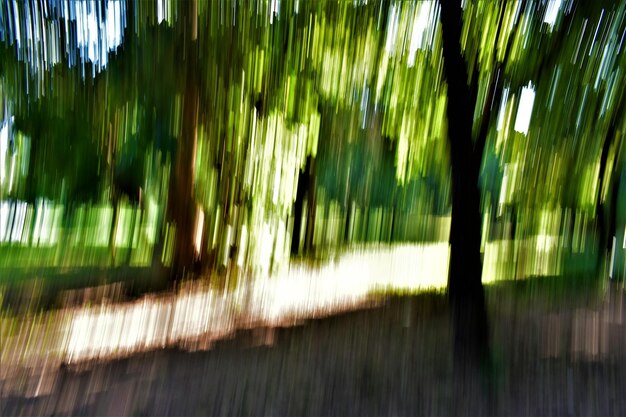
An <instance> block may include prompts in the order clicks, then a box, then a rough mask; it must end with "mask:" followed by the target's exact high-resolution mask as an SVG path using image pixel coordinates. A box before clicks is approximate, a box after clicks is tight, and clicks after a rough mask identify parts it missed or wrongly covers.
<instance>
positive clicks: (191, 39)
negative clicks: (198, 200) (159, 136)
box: [168, 1, 199, 278]
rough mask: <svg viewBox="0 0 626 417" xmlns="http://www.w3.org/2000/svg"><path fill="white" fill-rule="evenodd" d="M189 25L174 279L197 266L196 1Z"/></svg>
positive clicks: (173, 202)
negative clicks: (194, 241) (194, 188)
mask: <svg viewBox="0 0 626 417" xmlns="http://www.w3.org/2000/svg"><path fill="white" fill-rule="evenodd" d="M183 7H184V12H185V14H186V17H187V22H188V25H187V27H186V28H185V30H186V33H184V48H185V49H184V56H183V63H182V64H183V65H184V69H185V86H184V100H183V117H182V121H183V123H182V127H181V132H180V136H179V138H178V144H177V146H176V162H175V165H174V169H173V170H172V176H171V183H170V195H169V199H168V206H169V212H170V220H171V221H172V222H173V223H174V225H175V226H176V235H175V239H174V252H173V259H172V270H171V272H172V277H173V278H179V277H180V276H181V275H183V274H184V273H185V272H187V271H189V270H190V269H191V268H192V267H193V265H194V263H195V260H196V259H195V253H194V248H193V232H194V223H195V216H196V213H195V211H196V207H195V202H194V196H193V187H194V174H195V159H196V158H195V157H196V145H197V126H198V106H199V94H198V68H197V67H198V41H197V25H196V15H197V11H196V10H197V7H196V2H195V1H189V2H185V3H184V5H183Z"/></svg>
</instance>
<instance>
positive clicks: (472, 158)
mask: <svg viewBox="0 0 626 417" xmlns="http://www.w3.org/2000/svg"><path fill="white" fill-rule="evenodd" d="M440 4H441V23H442V34H443V56H444V72H445V76H446V80H447V83H448V106H447V116H448V143H449V145H450V159H451V164H452V219H451V229H450V270H449V276H448V294H449V298H450V303H451V306H452V310H453V331H454V358H455V372H460V373H463V374H464V373H466V371H469V370H472V369H475V370H478V368H479V366H480V365H481V364H482V363H484V362H485V361H486V360H487V359H488V358H489V341H488V324H487V313H486V310H485V297H484V292H483V286H482V281H481V275H482V259H481V254H480V242H481V216H480V190H479V188H478V175H479V170H480V163H481V159H482V148H483V146H484V140H485V138H484V137H479V138H477V140H476V142H474V141H473V140H472V125H473V120H472V118H473V113H474V107H475V105H476V93H475V91H472V90H473V89H471V88H470V86H468V84H467V81H468V71H467V64H466V63H465V59H464V58H463V55H462V52H461V46H460V39H461V27H462V9H461V7H460V2H450V1H441V3H440ZM481 130H483V129H481ZM481 134H483V133H482V132H481Z"/></svg>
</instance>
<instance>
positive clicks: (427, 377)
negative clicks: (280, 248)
mask: <svg viewBox="0 0 626 417" xmlns="http://www.w3.org/2000/svg"><path fill="white" fill-rule="evenodd" d="M532 291H533V290H527V289H523V290H521V291H513V292H512V291H510V290H505V289H502V288H493V289H489V290H488V291H487V299H488V304H489V308H488V310H489V316H490V328H491V341H492V343H491V346H492V356H493V358H494V361H493V363H494V366H493V369H492V370H491V371H485V372H483V375H482V376H480V377H477V378H475V379H473V380H472V381H470V382H469V383H468V382H467V381H466V383H464V384H461V383H458V381H457V383H455V381H454V378H453V369H452V357H451V352H452V346H451V343H452V338H451V332H450V317H449V309H448V304H447V301H446V297H445V296H444V295H443V294H429V295H419V296H404V297H392V298H389V299H388V300H387V301H386V302H385V303H384V304H383V305H382V306H380V307H376V308H372V309H368V310H361V311H357V312H352V313H347V314H343V315H340V316H335V317H330V318H325V319H318V320H311V321H308V322H305V323H304V324H302V325H300V326H296V327H290V328H280V329H256V330H246V331H241V332H239V333H237V335H236V336H235V337H234V338H232V339H229V340H225V341H221V342H218V343H217V344H215V345H214V346H213V348H212V349H210V350H208V351H202V352H187V351H183V350H178V349H169V350H159V351H153V352H148V353H144V354H137V355H134V356H132V357H130V358H126V359H122V360H115V361H108V362H104V363H94V364H89V365H87V366H83V367H81V368H80V369H79V368H76V367H74V368H67V367H66V368H62V369H60V370H59V371H58V373H57V374H56V375H55V377H54V381H53V386H52V389H51V392H50V394H49V395H45V396H39V397H36V398H25V397H23V396H15V395H11V396H6V395H4V394H3V397H4V398H3V401H2V404H1V406H0V407H1V408H0V414H2V415H7V416H12V415H130V416H132V415H150V416H152V415H314V416H318V415H355V416H362V415H462V414H466V415H511V416H524V415H532V416H537V415H563V416H569V415H606V416H620V415H626V395H624V387H626V305H625V301H624V298H625V297H624V289H623V286H622V287H619V286H608V287H606V288H605V289H603V290H601V291H600V292H599V296H598V295H594V296H583V297H578V298H577V297H572V296H571V295H568V294H565V295H562V296H556V297H552V296H550V297H541V296H537V295H536V294H535V295H532ZM543 293H544V294H545V293H546V291H545V290H544V291H543ZM527 295H529V296H527Z"/></svg>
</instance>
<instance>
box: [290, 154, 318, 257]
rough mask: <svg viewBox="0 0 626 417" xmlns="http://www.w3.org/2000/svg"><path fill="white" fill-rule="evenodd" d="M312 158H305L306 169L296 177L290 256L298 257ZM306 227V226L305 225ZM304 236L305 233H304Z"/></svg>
mask: <svg viewBox="0 0 626 417" xmlns="http://www.w3.org/2000/svg"><path fill="white" fill-rule="evenodd" d="M312 158H313V157H312V156H308V157H307V161H306V167H305V168H304V171H301V172H300V174H299V175H298V187H297V189H296V201H295V202H294V204H293V233H292V237H291V254H292V255H298V254H299V253H300V241H301V240H302V234H301V229H302V216H303V215H304V213H303V210H304V200H305V199H306V196H307V191H308V189H309V188H310V186H311V185H310V183H311V175H310V170H311V160H312ZM307 227H308V225H307ZM305 235H306V231H305Z"/></svg>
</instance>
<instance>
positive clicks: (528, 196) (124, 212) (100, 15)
mask: <svg viewBox="0 0 626 417" xmlns="http://www.w3.org/2000/svg"><path fill="white" fill-rule="evenodd" d="M448 6H449V7H448ZM66 7H68V9H67V10H66ZM1 12H2V14H1V17H2V19H1V20H2V28H3V30H2V32H1V35H0V37H1V41H2V61H1V83H0V84H1V88H2V91H3V95H2V96H3V99H2V100H3V106H2V109H3V110H2V112H3V113H2V120H3V122H2V123H3V126H4V125H6V126H9V124H10V125H11V128H10V132H11V133H10V134H9V133H8V132H9V130H6V132H7V134H6V140H4V141H5V142H6V144H7V145H6V146H4V145H3V146H4V147H3V148H2V149H0V150H2V152H4V156H3V160H2V161H3V166H2V167H0V169H1V170H2V171H3V172H5V173H6V174H5V175H4V176H3V178H9V177H10V175H9V174H10V172H12V171H15V172H18V171H19V170H18V162H16V161H18V160H21V161H26V162H24V164H23V166H24V167H27V169H26V168H25V170H23V174H22V175H21V176H19V175H18V176H14V177H15V178H16V180H15V181H14V183H13V185H11V186H10V187H9V185H8V183H9V181H8V180H6V181H5V180H3V182H2V184H0V189H1V190H2V200H3V201H9V200H8V199H17V200H26V201H31V202H33V203H34V202H35V201H36V200H37V199H38V198H44V197H45V198H48V199H50V200H51V201H55V202H58V203H63V204H65V205H67V208H68V210H66V213H67V215H68V219H71V215H70V214H71V207H77V206H79V205H80V204H85V203H89V204H101V205H104V206H106V207H108V208H106V210H104V209H103V210H104V211H102V213H105V212H106V213H110V214H107V215H105V214H102V215H100V214H98V216H96V217H98V219H100V220H98V223H102V224H106V225H107V227H103V228H102V230H104V229H107V230H108V231H107V232H106V235H107V237H108V239H104V240H106V241H107V242H108V246H110V247H111V248H113V249H114V248H115V247H116V245H117V243H118V242H126V243H124V245H125V246H126V247H128V248H130V249H129V251H130V250H131V249H132V250H135V251H138V249H137V248H138V247H141V251H143V252H146V253H153V254H154V260H155V261H157V262H163V263H164V264H165V265H166V266H173V269H172V271H175V274H176V275H177V276H180V275H181V274H184V273H185V272H186V271H188V270H197V269H198V268H200V269H201V270H204V271H212V270H218V269H219V270H223V271H231V270H233V268H234V269H245V270H249V271H255V272H258V273H267V272H269V271H271V270H274V269H276V268H279V267H280V265H284V263H285V261H286V260H287V259H289V256H290V253H293V254H302V253H308V254H314V253H317V254H318V255H320V254H323V253H324V252H326V248H329V247H332V248H338V247H341V246H342V245H344V244H350V243H354V242H359V241H402V240H406V239H411V240H429V239H439V238H443V239H447V236H446V233H443V236H440V235H439V234H438V233H435V232H434V231H433V230H439V229H442V230H445V229H446V227H445V225H446V224H447V222H449V221H450V220H448V219H446V217H445V216H446V215H447V214H449V213H451V226H448V227H450V228H451V229H450V242H451V255H450V256H451V259H450V277H451V281H450V291H451V293H455V292H457V289H455V288H456V286H457V285H458V292H459V293H467V292H468V291H469V292H472V291H479V290H477V288H479V287H480V282H481V276H482V277H485V276H487V277H489V276H506V277H509V278H513V277H524V276H529V275H546V274H560V273H562V272H564V269H563V268H564V265H567V266H568V268H570V266H571V265H579V264H580V265H582V266H585V267H587V265H588V264H595V262H589V259H593V260H595V259H605V258H604V256H603V255H604V254H603V253H600V252H598V250H596V248H598V247H606V246H611V245H612V242H613V236H617V238H616V241H617V242H618V241H619V236H621V235H620V233H623V232H622V229H623V224H622V223H620V222H622V220H620V219H619V218H618V217H619V216H618V215H617V214H618V213H619V209H618V205H619V201H620V200H619V190H620V186H621V185H620V181H621V178H622V177H623V171H624V163H623V161H624V156H623V155H624V151H623V140H622V138H623V132H624V127H625V125H624V123H625V122H624V117H623V104H622V103H623V99H622V98H621V97H622V95H623V94H622V92H623V90H624V85H625V83H624V74H625V71H624V69H625V68H624V66H625V65H626V63H625V61H624V53H623V48H624V45H623V27H624V13H625V11H624V6H622V5H620V4H615V3H614V2H609V1H607V2H595V3H594V4H593V5H591V4H582V3H580V2H559V1H554V2H552V1H551V2H548V3H542V2H534V1H517V2H507V3H506V4H500V3H498V2H467V4H466V5H465V7H464V9H460V8H459V7H456V5H453V4H452V5H449V4H443V3H440V2H437V1H433V2H416V3H410V2H395V1H389V2H369V3H365V2H363V3H361V2H356V3H354V4H353V3H343V2H314V3H313V2H281V3H278V2H268V3H259V4H255V5H250V4H243V3H241V4H240V3H235V4H234V5H233V4H226V3H221V2H217V3H208V2H197V4H196V3H194V2H155V3H151V2H139V3H137V4H135V3H125V2H110V1H109V2H99V3H93V4H92V3H81V2H76V3H71V4H70V5H69V6H66V5H65V3H61V2H55V1H48V2H43V3H38V4H32V3H30V2H24V3H20V2H16V3H15V4H11V5H8V4H3V5H2V9H1ZM94 28H95V29H94ZM190 109H191V110H190ZM7 129H8V127H7ZM13 138H18V139H17V140H14V139H13ZM19 138H25V139H19ZM10 141H11V143H12V144H15V143H18V144H22V143H23V144H28V145H24V146H22V145H20V146H14V145H11V146H9V145H8V144H9V142H10ZM12 155H16V156H15V158H14V157H13V156H12ZM18 156H19V157H18ZM12 161H13V162H12ZM20 172H21V171H20ZM479 186H480V189H479V188H477V187H479ZM33 207H34V206H33ZM33 210H34V211H33V216H32V218H31V220H23V222H24V224H27V226H26V227H27V228H28V227H30V228H31V229H32V228H33V227H35V226H34V224H35V220H34V219H35V218H36V210H35V209H34V208H33ZM107 210H108V211H107ZM433 216H434V217H433ZM133 219H134V220H133ZM12 221H13V220H11V222H12ZM29 221H30V223H29ZM6 222H8V220H7V221H6ZM68 222H69V223H72V221H71V220H68ZM7 224H8V223H7ZM29 224H30V226H28V225H29ZM435 224H437V226H433V225H435ZM439 224H441V225H443V226H444V227H443V228H442V227H439V226H438V225H439ZM415 230H419V232H418V233H416V232H415ZM118 235H119V237H118ZM142 242H143V243H142ZM600 242H601V243H600ZM120 244H121V243H120ZM618 246H619V245H618ZM457 248H460V250H457ZM609 249H610V250H611V251H612V248H609ZM617 249H618V252H617V256H618V257H619V256H623V248H621V249H622V252H619V249H620V247H618V248H617ZM481 253H482V255H481ZM586 254H588V255H589V256H588V257H587V258H589V259H587V258H585V256H583V255H586ZM505 255H506V256H505ZM595 255H601V256H595ZM504 257H510V258H511V259H512V260H513V261H511V262H509V263H506V265H504V264H503V263H502V262H500V261H498V262H499V263H498V262H496V263H497V265H499V266H497V267H496V266H494V265H492V264H491V262H492V260H493V259H495V258H498V259H500V260H501V259H503V258H504ZM148 258H152V256H142V257H137V258H132V257H131V259H130V260H129V262H131V263H133V262H134V263H135V264H142V265H143V264H146V262H147V259H148ZM457 258H458V259H457ZM132 259H135V260H134V261H132ZM483 259H484V260H486V261H485V262H487V265H488V268H487V269H486V271H485V272H481V262H482V260H483ZM622 263H623V262H622ZM503 265H504V266H503ZM599 265H600V266H602V267H603V266H604V262H600V263H599ZM457 268H459V271H457ZM616 268H618V269H619V268H622V270H623V266H620V264H619V262H618V264H617V267H616ZM469 271H472V272H471V273H470V272H469ZM468 276H472V277H473V279H468V278H467V277H468ZM452 277H463V279H461V278H459V279H458V280H455V279H453V278H452Z"/></svg>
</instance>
